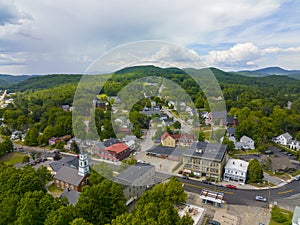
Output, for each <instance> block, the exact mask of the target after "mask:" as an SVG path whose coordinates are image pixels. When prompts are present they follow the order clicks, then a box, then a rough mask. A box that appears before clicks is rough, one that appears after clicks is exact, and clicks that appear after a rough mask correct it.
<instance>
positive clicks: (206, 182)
mask: <svg viewBox="0 0 300 225" xmlns="http://www.w3.org/2000/svg"><path fill="white" fill-rule="evenodd" d="M202 182H203V183H204V184H212V183H211V182H210V181H209V180H203V181H202Z"/></svg>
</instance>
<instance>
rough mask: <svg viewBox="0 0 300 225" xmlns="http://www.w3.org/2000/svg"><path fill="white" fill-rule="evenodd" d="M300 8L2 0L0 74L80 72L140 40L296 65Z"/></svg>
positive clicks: (235, 63) (266, 0)
mask: <svg viewBox="0 0 300 225" xmlns="http://www.w3.org/2000/svg"><path fill="white" fill-rule="evenodd" d="M299 15H300V2H299V1H297V0H230V1H224V0H213V1H212V0H210V1H208V0H187V1H182V0H151V1H150V0H149V1H140V0H126V1H124V0H76V1H74V0H63V1H61V0H42V1H39V0H0V74H12V75H21V74H54V73H84V72H85V71H86V69H87V68H88V67H89V65H91V64H92V63H93V62H94V61H95V60H96V59H97V58H98V57H100V56H102V55H103V54H105V53H106V52H108V51H110V50H111V49H114V48H116V47H117V46H119V45H124V44H126V43H132V42H137V41H143V40H159V41H165V42H170V43H174V44H176V45H179V46H183V47H184V48H187V49H189V50H191V51H193V52H195V53H196V54H198V55H199V56H200V57H201V60H202V61H203V63H204V64H205V65H207V66H213V67H217V68H220V69H223V70H226V71H237V70H254V69H259V68H263V67H268V66H280V67H282V68H285V69H300V65H299V59H300V16H299Z"/></svg>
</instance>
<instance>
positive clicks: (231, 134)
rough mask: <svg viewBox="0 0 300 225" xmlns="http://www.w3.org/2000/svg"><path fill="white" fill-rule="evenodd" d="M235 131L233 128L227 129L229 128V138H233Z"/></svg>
mask: <svg viewBox="0 0 300 225" xmlns="http://www.w3.org/2000/svg"><path fill="white" fill-rule="evenodd" d="M235 131H236V128H235V127H229V128H227V134H228V135H229V136H235Z"/></svg>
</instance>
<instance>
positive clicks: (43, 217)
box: [0, 165, 193, 225]
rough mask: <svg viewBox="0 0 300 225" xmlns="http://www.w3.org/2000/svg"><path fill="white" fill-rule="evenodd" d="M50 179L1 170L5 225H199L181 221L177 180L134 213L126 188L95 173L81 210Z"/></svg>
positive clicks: (43, 173)
mask: <svg viewBox="0 0 300 225" xmlns="http://www.w3.org/2000/svg"><path fill="white" fill-rule="evenodd" d="M50 177H51V176H50V173H49V172H48V170H47V169H46V167H41V168H39V169H37V170H35V169H33V168H32V167H29V166H26V167H24V168H21V169H16V168H14V167H11V166H5V165H0V207H1V211H0V225H8V224H20V225H32V224H34V225H43V224H45V225H92V224H95V225H96V224H97V225H109V224H112V225H117V224H151V221H156V224H158V225H165V224H170V225H171V224H176V225H191V224H193V221H192V219H191V218H190V217H188V216H185V217H183V218H180V217H179V216H178V214H177V211H176V209H175V208H174V206H173V205H174V204H178V203H180V202H183V201H185V200H186V194H185V193H184V190H183V187H182V185H181V183H180V182H179V181H177V180H176V178H172V179H171V180H170V181H169V182H168V183H164V184H163V183H162V184H159V185H157V186H156V187H155V188H153V189H152V190H149V191H147V192H145V194H144V195H142V197H141V199H140V201H139V202H138V204H137V207H136V210H134V211H133V212H132V213H129V212H128V209H127V206H126V205H125V202H126V199H125V197H124V195H123V188H122V186H121V185H120V184H117V183H114V182H112V181H110V180H108V179H106V178H104V177H102V176H101V175H99V174H98V173H96V172H94V171H92V173H91V176H90V178H89V185H87V186H85V187H84V188H83V191H82V192H81V194H80V197H79V200H78V203H77V204H76V205H75V206H73V205H70V204H68V200H67V199H66V198H62V199H59V198H54V197H52V195H50V194H48V193H47V191H46V189H45V184H46V183H47V182H48V181H50V179H51V178H50Z"/></svg>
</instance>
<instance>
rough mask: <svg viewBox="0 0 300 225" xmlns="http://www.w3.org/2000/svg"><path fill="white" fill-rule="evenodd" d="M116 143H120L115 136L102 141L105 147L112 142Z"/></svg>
mask: <svg viewBox="0 0 300 225" xmlns="http://www.w3.org/2000/svg"><path fill="white" fill-rule="evenodd" d="M117 143H120V141H119V140H118V139H116V138H110V139H108V140H106V141H103V145H104V146H105V147H109V146H111V145H113V144H117Z"/></svg>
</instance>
